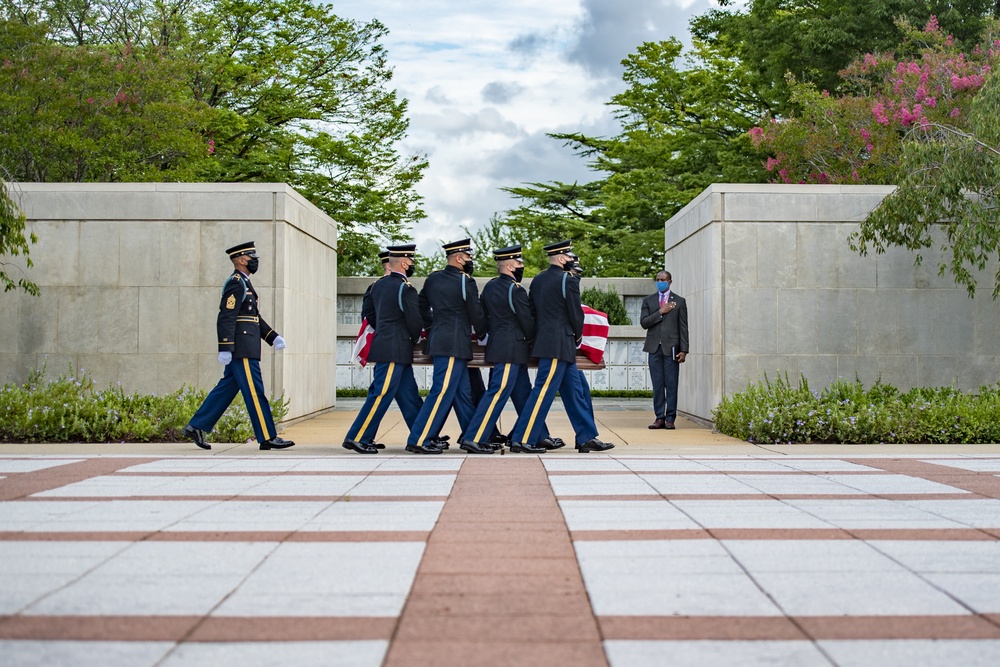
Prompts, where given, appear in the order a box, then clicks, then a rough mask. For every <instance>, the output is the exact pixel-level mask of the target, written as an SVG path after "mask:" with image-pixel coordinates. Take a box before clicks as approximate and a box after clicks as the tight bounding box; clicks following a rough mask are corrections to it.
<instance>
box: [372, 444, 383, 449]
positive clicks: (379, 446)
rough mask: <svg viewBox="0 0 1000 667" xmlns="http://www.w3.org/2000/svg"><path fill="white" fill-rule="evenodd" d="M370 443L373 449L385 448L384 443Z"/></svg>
mask: <svg viewBox="0 0 1000 667" xmlns="http://www.w3.org/2000/svg"><path fill="white" fill-rule="evenodd" d="M370 444H371V446H372V447H374V448H375V449H385V445H383V444H382V443H381V442H373V443H370Z"/></svg>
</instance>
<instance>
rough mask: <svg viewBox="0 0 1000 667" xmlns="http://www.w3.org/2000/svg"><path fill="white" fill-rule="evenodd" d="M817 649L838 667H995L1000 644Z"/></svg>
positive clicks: (844, 644) (941, 642)
mask: <svg viewBox="0 0 1000 667" xmlns="http://www.w3.org/2000/svg"><path fill="white" fill-rule="evenodd" d="M819 645H820V646H821V647H822V648H823V650H825V651H826V652H827V653H829V654H830V656H831V657H832V658H833V659H834V660H835V661H836V664H837V665H838V666H839V667H996V665H998V664H1000V640H996V639H937V640H929V639H887V640H867V641H845V640H836V641H833V640H828V641H821V642H819Z"/></svg>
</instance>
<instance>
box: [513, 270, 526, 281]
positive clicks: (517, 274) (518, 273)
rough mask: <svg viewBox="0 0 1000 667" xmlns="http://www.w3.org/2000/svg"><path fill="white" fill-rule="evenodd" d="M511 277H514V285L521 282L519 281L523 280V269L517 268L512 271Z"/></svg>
mask: <svg viewBox="0 0 1000 667" xmlns="http://www.w3.org/2000/svg"><path fill="white" fill-rule="evenodd" d="M513 275H514V282H516V283H519V282H521V279H522V278H524V267H523V266H519V267H517V268H516V269H514V274H513Z"/></svg>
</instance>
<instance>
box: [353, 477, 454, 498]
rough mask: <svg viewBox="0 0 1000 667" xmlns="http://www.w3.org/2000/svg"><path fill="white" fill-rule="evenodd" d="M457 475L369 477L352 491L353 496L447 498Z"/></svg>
mask: <svg viewBox="0 0 1000 667" xmlns="http://www.w3.org/2000/svg"><path fill="white" fill-rule="evenodd" d="M455 477H456V476H455V475H399V476H392V475H385V476H378V477H367V478H365V479H364V480H363V481H362V482H359V483H358V485H357V486H355V487H354V488H353V489H351V492H350V494H349V495H351V496H447V495H449V494H450V493H451V487H452V486H453V485H454V484H455Z"/></svg>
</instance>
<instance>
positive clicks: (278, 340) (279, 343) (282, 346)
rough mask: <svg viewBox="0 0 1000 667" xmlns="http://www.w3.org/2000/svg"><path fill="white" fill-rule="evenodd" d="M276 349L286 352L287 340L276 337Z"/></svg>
mask: <svg viewBox="0 0 1000 667" xmlns="http://www.w3.org/2000/svg"><path fill="white" fill-rule="evenodd" d="M274 349H276V350H284V349H285V339H284V338H282V337H281V336H275V337H274Z"/></svg>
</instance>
